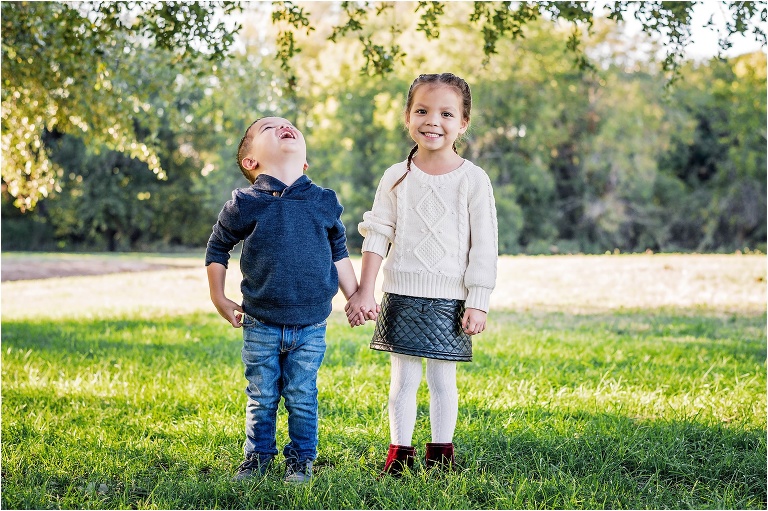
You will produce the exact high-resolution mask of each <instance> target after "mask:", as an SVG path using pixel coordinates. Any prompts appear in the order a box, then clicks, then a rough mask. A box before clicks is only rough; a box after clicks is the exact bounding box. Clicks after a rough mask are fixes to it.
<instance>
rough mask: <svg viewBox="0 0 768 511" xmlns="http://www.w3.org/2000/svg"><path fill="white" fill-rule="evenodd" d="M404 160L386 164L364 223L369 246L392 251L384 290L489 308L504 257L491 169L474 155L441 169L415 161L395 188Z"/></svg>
mask: <svg viewBox="0 0 768 511" xmlns="http://www.w3.org/2000/svg"><path fill="white" fill-rule="evenodd" d="M405 164H406V162H400V163H397V164H395V165H393V166H391V167H390V168H389V169H387V171H386V172H385V173H384V176H383V177H382V178H381V181H380V182H379V187H378V189H377V190H376V198H375V199H374V201H373V207H372V209H371V211H368V212H367V213H365V214H364V215H363V221H362V222H361V223H360V224H359V225H358V230H359V231H360V234H362V235H363V236H364V237H365V240H364V241H363V252H374V253H376V254H379V255H380V256H382V257H386V262H385V263H384V282H383V286H382V290H383V291H384V292H388V293H395V294H401V295H408V296H419V297H425V298H452V299H459V300H466V306H467V307H471V308H474V309H480V310H483V311H486V312H487V311H488V304H489V301H490V296H491V291H493V288H494V286H495V285H496V261H497V259H498V227H497V223H496V204H495V201H494V199H493V189H492V188H491V181H490V179H489V178H488V175H487V174H486V173H485V171H484V170H483V169H481V168H480V167H478V166H477V165H474V164H473V163H471V162H470V161H467V160H464V163H463V164H462V165H461V166H460V167H459V168H457V169H456V170H453V171H451V172H449V173H447V174H442V175H439V176H433V175H430V174H426V173H425V172H423V171H422V170H420V169H419V168H418V167H416V166H415V165H414V164H413V163H411V172H410V173H409V174H408V176H407V177H406V178H405V179H404V180H403V182H401V183H400V184H399V185H398V186H397V187H396V188H395V189H394V190H392V189H391V188H392V185H393V184H394V183H395V182H396V181H397V180H398V179H399V178H400V176H402V175H403V174H404V173H405ZM390 244H391V249H390V247H389V245H390ZM388 252H389V255H388V256H387V254H388Z"/></svg>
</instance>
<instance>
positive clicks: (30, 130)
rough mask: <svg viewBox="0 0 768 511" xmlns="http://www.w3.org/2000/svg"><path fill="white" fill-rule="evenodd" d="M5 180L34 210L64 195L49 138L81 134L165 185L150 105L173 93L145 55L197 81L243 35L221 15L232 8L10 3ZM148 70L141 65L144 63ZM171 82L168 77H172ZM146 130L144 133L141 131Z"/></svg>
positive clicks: (5, 47)
mask: <svg viewBox="0 0 768 511" xmlns="http://www.w3.org/2000/svg"><path fill="white" fill-rule="evenodd" d="M1 8H2V27H3V39H2V57H3V58H2V77H3V78H2V82H3V83H2V132H3V134H2V154H3V170H2V178H3V182H4V186H5V187H7V191H8V193H10V194H11V195H12V196H13V197H14V198H15V200H14V203H15V205H16V206H17V207H18V208H20V209H22V210H26V209H32V208H34V206H35V204H36V203H37V201H38V200H39V199H40V198H41V197H46V196H48V195H49V194H50V193H52V192H53V191H56V190H59V189H60V184H59V178H60V177H61V169H60V168H58V167H57V166H56V165H55V164H54V163H53V162H52V161H51V159H50V158H49V151H48V148H47V147H46V145H45V143H44V140H43V139H44V136H45V135H44V133H45V132H58V133H67V134H75V135H78V136H79V137H81V138H82V139H83V140H84V141H85V142H86V144H88V145H91V146H94V147H100V146H102V145H104V146H106V147H108V148H110V149H112V150H116V151H120V152H124V153H126V154H127V155H129V156H130V157H132V158H136V159H139V160H140V161H143V162H145V163H146V164H147V165H148V166H149V168H150V170H151V171H152V172H154V173H155V174H156V175H157V176H158V178H160V179H163V178H164V177H165V176H166V171H165V170H164V169H163V168H162V166H161V164H160V161H159V158H158V155H157V149H156V147H155V140H154V135H155V134H156V130H155V127H156V119H157V112H156V111H154V110H153V109H152V108H151V106H150V102H149V101H148V99H149V98H151V97H152V96H154V95H157V94H172V93H173V90H172V88H171V87H169V84H172V83H173V82H174V80H173V78H171V80H170V82H165V81H159V80H156V79H154V76H153V74H154V72H155V71H156V70H157V69H158V68H157V67H147V64H148V62H146V61H145V60H144V59H142V55H144V54H145V52H146V51H148V50H149V49H150V44H153V45H154V47H155V48H156V49H155V50H154V51H157V52H159V53H162V54H163V55H164V58H163V59H162V61H161V62H159V63H158V64H159V65H160V66H162V68H163V69H165V70H168V71H174V72H177V73H182V72H185V71H186V72H188V73H189V74H194V73H196V72H199V71H202V70H203V69H205V67H207V66H211V65H212V63H213V62H215V61H216V60H218V59H219V58H221V56H222V55H223V54H224V52H226V50H227V49H228V48H229V47H230V45H231V44H232V42H233V40H234V31H232V30H230V29H229V28H228V27H227V26H226V25H225V24H224V23H223V22H221V21H219V20H217V19H215V17H216V15H218V14H220V15H222V16H223V15H225V14H227V13H230V12H232V11H233V9H234V8H235V6H234V5H232V4H227V3H216V2H214V3H206V4H202V3H191V2H184V3H182V2H170V3H169V2H93V3H64V2H3V3H2V6H1ZM137 63H140V65H138V66H137V65H136V64H137ZM164 74H165V73H164ZM137 122H138V123H140V124H141V125H142V129H141V130H137V129H136V127H135V124H136V123H137Z"/></svg>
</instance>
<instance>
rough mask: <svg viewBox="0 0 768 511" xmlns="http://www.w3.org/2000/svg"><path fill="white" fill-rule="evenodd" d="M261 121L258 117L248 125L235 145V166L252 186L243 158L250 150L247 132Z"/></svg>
mask: <svg viewBox="0 0 768 511" xmlns="http://www.w3.org/2000/svg"><path fill="white" fill-rule="evenodd" d="M262 119H263V117H259V118H258V119H256V120H255V121H253V122H252V123H251V124H249V125H248V127H247V128H245V133H244V134H243V138H241V139H240V143H239V144H238V145H237V154H236V155H235V157H236V158H237V166H238V168H239V169H240V172H242V173H243V175H244V176H245V179H247V180H248V182H250V183H251V184H253V181H251V175H250V174H249V173H248V170H247V169H246V168H245V167H243V158H245V155H246V154H248V151H249V150H250V149H251V140H250V139H249V138H248V131H249V130H250V129H251V127H253V125H254V124H256V123H257V122H259V121H260V120H262Z"/></svg>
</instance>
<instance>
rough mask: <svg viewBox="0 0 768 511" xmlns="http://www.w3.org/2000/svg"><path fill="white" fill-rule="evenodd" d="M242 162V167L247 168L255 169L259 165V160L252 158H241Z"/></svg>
mask: <svg viewBox="0 0 768 511" xmlns="http://www.w3.org/2000/svg"><path fill="white" fill-rule="evenodd" d="M242 164H243V168H244V169H247V170H256V168H257V167H258V166H259V162H257V161H256V160H254V159H253V158H243V161H242Z"/></svg>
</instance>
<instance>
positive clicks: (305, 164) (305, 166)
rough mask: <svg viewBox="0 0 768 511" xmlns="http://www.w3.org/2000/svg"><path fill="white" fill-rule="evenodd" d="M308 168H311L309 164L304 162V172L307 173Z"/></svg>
mask: <svg viewBox="0 0 768 511" xmlns="http://www.w3.org/2000/svg"><path fill="white" fill-rule="evenodd" d="M308 168H309V163H307V162H304V172H306V171H307V169H308Z"/></svg>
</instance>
